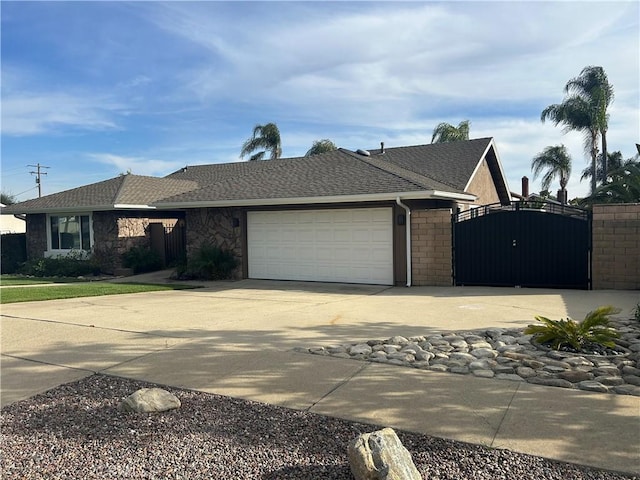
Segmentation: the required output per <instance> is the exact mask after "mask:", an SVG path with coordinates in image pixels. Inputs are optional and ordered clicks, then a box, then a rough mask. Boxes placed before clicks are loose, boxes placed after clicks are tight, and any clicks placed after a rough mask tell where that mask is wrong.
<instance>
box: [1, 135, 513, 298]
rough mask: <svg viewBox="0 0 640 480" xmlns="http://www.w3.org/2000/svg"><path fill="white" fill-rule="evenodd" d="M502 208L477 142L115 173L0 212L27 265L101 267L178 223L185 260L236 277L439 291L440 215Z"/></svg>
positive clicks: (446, 258)
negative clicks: (23, 230)
mask: <svg viewBox="0 0 640 480" xmlns="http://www.w3.org/2000/svg"><path fill="white" fill-rule="evenodd" d="M509 201H510V194H509V189H508V185H507V181H506V178H505V175H504V172H503V169H502V166H501V164H500V160H499V157H498V154H497V151H496V147H495V143H494V141H493V139H492V138H482V139H476V140H469V141H461V142H452V143H442V144H432V145H421V146H409V147H396V148H387V149H385V148H384V144H381V148H380V149H376V150H371V151H363V150H358V151H357V152H352V151H349V150H346V149H338V150H335V151H333V152H328V153H324V154H320V155H314V156H311V157H302V158H287V159H277V160H268V161H257V162H239V163H227V164H214V165H198V166H188V167H185V168H182V169H180V170H179V171H177V172H174V173H172V174H170V175H168V176H166V177H164V178H156V177H140V176H135V175H124V176H120V177H117V178H114V179H111V180H107V181H105V182H100V183H96V184H92V185H87V186H84V187H80V188H77V189H73V190H69V191H66V192H61V193H58V194H54V195H49V196H47V197H42V198H40V199H35V200H30V201H27V202H23V203H20V204H16V205H14V206H12V207H11V212H7V213H23V214H26V215H27V243H28V256H29V257H30V258H34V257H35V258H37V257H41V256H45V255H58V254H61V253H64V252H67V251H69V247H72V248H82V249H90V250H92V251H93V252H94V254H95V255H98V258H99V259H100V260H101V262H102V263H104V264H105V265H107V266H108V268H111V269H113V268H115V267H117V266H118V262H119V256H120V254H121V253H123V252H124V251H126V250H127V249H128V248H130V247H131V246H133V245H136V244H145V243H146V244H148V242H149V230H150V226H151V225H152V224H154V223H162V224H163V225H166V226H171V225H172V224H178V223H179V224H184V225H185V227H186V246H185V249H186V254H189V253H190V252H193V251H195V250H196V249H197V248H198V247H199V246H200V245H202V244H204V243H212V244H215V245H217V246H219V247H221V248H224V249H227V250H231V251H232V252H233V253H234V254H235V256H236V257H237V258H238V259H239V260H240V266H239V267H238V269H237V271H236V272H235V277H236V278H257V279H281V280H304V281H327V282H345V283H371V284H386V285H411V284H415V285H451V282H452V280H451V236H450V234H451V220H450V216H451V213H452V212H454V211H456V210H460V209H467V208H470V207H473V206H474V205H483V204H488V203H496V202H502V203H505V204H507V203H508V202H509ZM63 233H72V236H69V235H66V236H63Z"/></svg>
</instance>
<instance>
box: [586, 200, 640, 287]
mask: <svg viewBox="0 0 640 480" xmlns="http://www.w3.org/2000/svg"><path fill="white" fill-rule="evenodd" d="M592 235H593V244H592V262H591V265H592V284H593V288H594V289H617V290H636V289H640V204H638V203H635V204H624V205H594V206H593V227H592Z"/></svg>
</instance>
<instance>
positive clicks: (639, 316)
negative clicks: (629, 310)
mask: <svg viewBox="0 0 640 480" xmlns="http://www.w3.org/2000/svg"><path fill="white" fill-rule="evenodd" d="M633 316H634V317H635V319H636V320H638V321H639V322H640V302H638V304H637V305H636V308H635V309H634V310H633Z"/></svg>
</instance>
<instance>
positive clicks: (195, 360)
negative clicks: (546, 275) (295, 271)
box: [2, 281, 640, 475]
mask: <svg viewBox="0 0 640 480" xmlns="http://www.w3.org/2000/svg"><path fill="white" fill-rule="evenodd" d="M637 298H638V292H606V291H600V292H579V291H549V290H547V291H545V290H540V291H533V290H528V291H525V290H517V289H480V288H475V289H474V288H465V289H455V288H427V287H425V288H422V287H417V288H412V289H401V288H391V289H388V288H384V287H372V286H348V285H322V284H318V285H308V284H296V283H287V282H256V281H242V282H226V283H225V282H222V283H217V284H215V285H207V287H206V288H202V289H197V290H188V291H170V292H154V293H149V294H136V295H122V296H117V297H113V296H111V297H90V298H84V299H69V300H59V301H51V302H37V303H27V304H9V305H3V310H2V315H3V320H2V403H3V405H4V404H6V403H9V402H11V401H16V400H19V399H21V398H26V397H28V396H31V395H33V394H35V393H38V392H41V391H45V390H47V389H48V388H52V387H54V386H56V385H58V384H60V383H64V382H69V381H73V380H76V379H79V378H82V377H85V376H88V375H91V374H92V373H93V372H101V373H105V374H111V375H118V376H123V377H127V378H133V379H140V380H145V381H149V382H155V383H159V384H163V385H171V386H176V387H183V388H188V389H194V390H200V391H205V392H211V393H217V394H221V395H228V396H232V397H239V398H245V399H250V400H255V401H260V402H266V403H270V404H274V405H279V406H283V407H289V408H293V409H300V410H308V411H311V412H315V413H318V414H322V415H330V416H335V417H340V418H344V419H348V420H356V421H361V422H366V423H374V424H379V425H385V426H391V427H395V428H399V429H405V430H410V431H415V432H420V433H425V434H429V435H434V436H438V437H445V438H450V439H454V440H460V441H465V442H471V443H476V444H481V445H486V446H489V447H495V448H507V449H510V450H514V451H518V452H524V453H529V454H533V455H539V456H543V457H547V458H553V459H557V460H561V461H567V462H572V463H578V464H583V465H590V466H595V467H598V468H605V469H611V470H616V471H622V472H628V473H634V474H636V475H640V397H632V396H623V395H616V394H601V393H592V392H584V391H579V390H570V389H563V388H557V387H542V386H537V385H531V384H527V383H524V382H511V381H506V380H495V379H484V378H475V377H473V376H470V375H455V374H448V373H439V372H433V371H427V370H416V369H409V368H404V367H399V366H390V365H381V364H375V363H365V362H360V361H354V360H348V359H340V358H332V357H323V356H318V355H310V354H304V353H299V352H296V351H294V348H295V347H299V346H306V347H308V346H313V345H328V344H331V343H344V342H347V341H358V340H360V339H366V338H389V337H390V336H392V335H395V334H403V335H406V336H409V335H418V334H426V333H428V332H431V331H438V330H440V331H442V330H452V329H453V330H455V329H461V330H462V329H470V328H480V327H483V326H496V327H499V326H511V327H513V326H514V325H526V324H527V323H528V322H530V321H531V319H532V318H533V314H534V313H540V314H545V315H549V316H553V317H555V318H557V317H558V316H566V315H567V314H571V316H573V317H575V318H580V317H581V316H582V312H583V311H584V310H589V309H592V308H593V306H594V305H598V304H603V303H613V304H614V305H618V306H620V307H622V308H624V309H630V308H632V307H633V306H634V305H635V302H636V301H637Z"/></svg>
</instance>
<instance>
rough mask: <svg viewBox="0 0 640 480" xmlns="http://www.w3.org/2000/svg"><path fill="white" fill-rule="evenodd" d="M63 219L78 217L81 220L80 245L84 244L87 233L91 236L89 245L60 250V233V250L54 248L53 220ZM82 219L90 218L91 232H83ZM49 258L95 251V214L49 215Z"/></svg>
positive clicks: (89, 226) (89, 227) (70, 213)
mask: <svg viewBox="0 0 640 480" xmlns="http://www.w3.org/2000/svg"><path fill="white" fill-rule="evenodd" d="M61 217H77V218H78V219H79V226H80V232H79V234H80V243H81V244H83V237H86V233H88V234H89V245H82V246H81V247H80V248H60V237H59V235H60V233H59V232H58V248H53V232H52V228H51V219H52V218H61ZM82 217H88V219H89V222H88V229H89V232H84V231H83V223H84V222H83V221H82ZM46 222H47V256H59V255H67V254H68V253H69V252H71V251H73V250H76V251H80V252H86V253H90V252H91V251H92V250H93V214H92V213H90V212H85V213H73V212H69V213H51V214H47V220H46Z"/></svg>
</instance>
